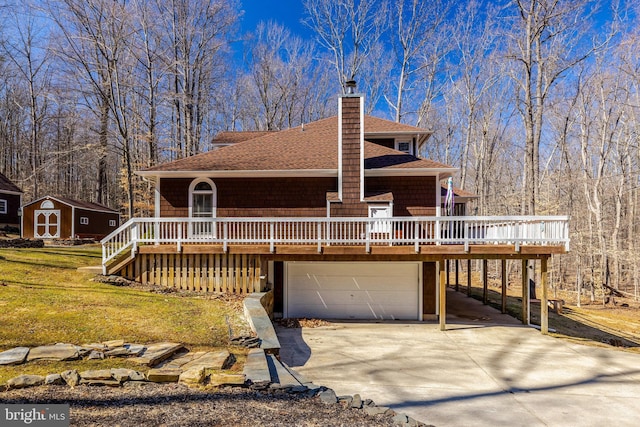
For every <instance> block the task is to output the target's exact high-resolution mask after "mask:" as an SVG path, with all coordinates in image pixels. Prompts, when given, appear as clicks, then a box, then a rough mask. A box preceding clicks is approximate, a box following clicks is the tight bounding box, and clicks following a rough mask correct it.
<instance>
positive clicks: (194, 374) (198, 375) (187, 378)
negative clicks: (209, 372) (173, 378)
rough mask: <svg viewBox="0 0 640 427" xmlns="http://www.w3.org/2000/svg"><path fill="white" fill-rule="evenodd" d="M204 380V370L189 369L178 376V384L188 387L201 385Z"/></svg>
mask: <svg viewBox="0 0 640 427" xmlns="http://www.w3.org/2000/svg"><path fill="white" fill-rule="evenodd" d="M204 379H205V368H191V369H187V370H186V371H183V372H182V373H181V374H180V378H179V379H178V382H179V383H181V384H185V385H187V386H189V387H192V386H197V385H199V384H202V383H203V382H204Z"/></svg>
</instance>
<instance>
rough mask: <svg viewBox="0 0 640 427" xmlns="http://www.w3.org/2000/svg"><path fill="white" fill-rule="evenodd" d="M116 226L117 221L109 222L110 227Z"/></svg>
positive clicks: (111, 220)
mask: <svg viewBox="0 0 640 427" xmlns="http://www.w3.org/2000/svg"><path fill="white" fill-rule="evenodd" d="M115 226H116V220H115V219H110V220H109V227H115Z"/></svg>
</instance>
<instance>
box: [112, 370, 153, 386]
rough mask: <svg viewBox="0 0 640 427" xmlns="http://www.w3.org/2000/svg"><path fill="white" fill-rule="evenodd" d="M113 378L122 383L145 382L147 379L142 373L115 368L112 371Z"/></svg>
mask: <svg viewBox="0 0 640 427" xmlns="http://www.w3.org/2000/svg"><path fill="white" fill-rule="evenodd" d="M111 376H112V377H113V378H114V379H116V380H118V381H120V382H121V383H123V382H125V381H145V380H146V377H145V376H144V374H143V373H142V372H138V371H134V370H133V369H126V368H113V369H111Z"/></svg>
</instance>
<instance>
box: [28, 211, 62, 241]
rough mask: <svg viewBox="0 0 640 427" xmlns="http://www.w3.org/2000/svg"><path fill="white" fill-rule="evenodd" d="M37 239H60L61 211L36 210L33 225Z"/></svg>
mask: <svg viewBox="0 0 640 427" xmlns="http://www.w3.org/2000/svg"><path fill="white" fill-rule="evenodd" d="M33 229H34V237H35V238H36V239H57V238H59V237H60V211H59V210H57V209H56V210H53V209H52V210H49V209H47V210H36V211H35V219H34V224H33Z"/></svg>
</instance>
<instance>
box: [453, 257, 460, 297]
mask: <svg viewBox="0 0 640 427" xmlns="http://www.w3.org/2000/svg"><path fill="white" fill-rule="evenodd" d="M454 262H455V263H456V292H459V291H460V261H458V259H456V260H455V261H454Z"/></svg>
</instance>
